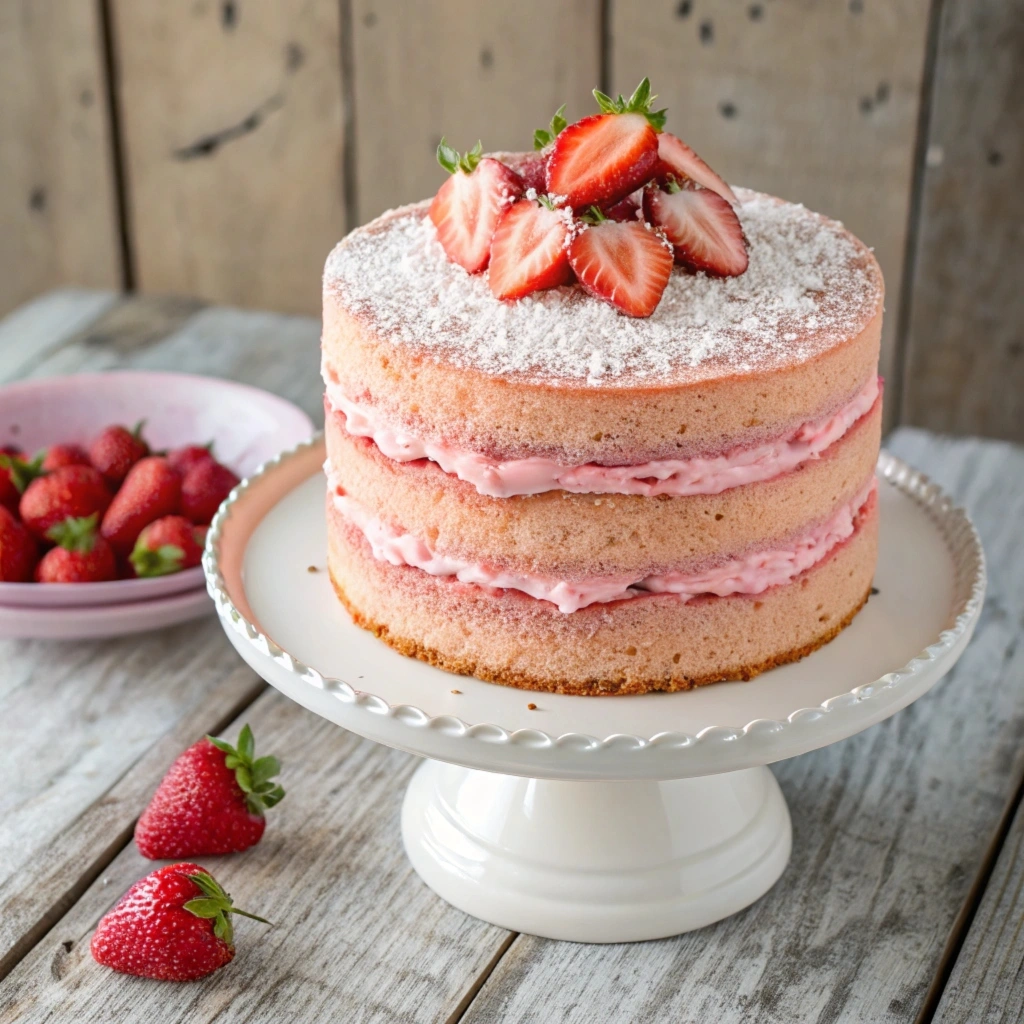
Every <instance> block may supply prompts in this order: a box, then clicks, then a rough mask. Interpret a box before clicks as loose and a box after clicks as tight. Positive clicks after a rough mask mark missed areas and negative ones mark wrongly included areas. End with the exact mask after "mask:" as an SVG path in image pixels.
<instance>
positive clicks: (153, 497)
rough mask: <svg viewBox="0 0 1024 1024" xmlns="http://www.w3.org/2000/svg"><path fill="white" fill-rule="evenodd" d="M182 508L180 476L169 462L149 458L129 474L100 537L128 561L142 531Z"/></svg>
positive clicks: (106, 516)
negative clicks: (127, 558)
mask: <svg viewBox="0 0 1024 1024" xmlns="http://www.w3.org/2000/svg"><path fill="white" fill-rule="evenodd" d="M180 504H181V476H180V474H178V473H177V472H176V471H175V470H173V469H172V468H171V466H170V464H169V463H168V461H167V459H165V458H163V457H162V456H160V455H149V456H147V457H146V458H144V459H140V460H139V461H138V462H136V463H135V465H134V466H132V468H131V469H130V470H129V471H128V476H126V477H125V480H124V483H123V484H122V485H121V489H120V490H119V491H118V492H117V494H115V495H114V500H113V501H112V502H111V503H110V508H108V509H107V512H106V515H105V516H104V517H103V522H102V523H101V525H100V533H102V534H103V536H104V537H105V538H106V539H107V540H108V541H109V542H110V546H111V547H112V548H113V549H114V551H115V552H116V553H117V554H118V555H121V556H122V557H127V556H128V554H129V553H130V552H131V550H132V548H133V547H135V542H136V540H138V538H139V534H140V533H142V530H143V528H144V527H146V526H149V524H150V523H152V522H154V521H155V520H157V519H160V518H162V517H163V516H171V515H176V514H177V513H178V511H179V506H180Z"/></svg>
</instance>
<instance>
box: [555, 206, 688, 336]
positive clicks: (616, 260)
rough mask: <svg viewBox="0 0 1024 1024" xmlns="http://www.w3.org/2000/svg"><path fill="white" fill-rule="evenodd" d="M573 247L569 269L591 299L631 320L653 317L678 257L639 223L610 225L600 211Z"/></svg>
mask: <svg viewBox="0 0 1024 1024" xmlns="http://www.w3.org/2000/svg"><path fill="white" fill-rule="evenodd" d="M589 216H590V218H591V219H592V221H593V222H592V223H590V225H589V226H588V227H587V228H586V229H585V230H583V231H582V232H580V234H578V235H577V236H576V237H575V238H574V239H573V240H572V242H570V244H569V264H570V265H571V266H572V269H573V270H574V271H575V272H576V276H577V277H578V278H579V281H580V284H581V285H583V287H584V288H586V290H587V291H588V292H590V294H591V295H595V296H596V297H597V298H599V299H603V300H604V301H605V302H609V303H611V304H612V305H613V306H615V307H616V309H620V310H622V312H623V313H628V314H629V315H630V316H650V315H651V314H652V313H653V312H654V309H655V307H656V306H657V305H658V302H659V301H660V300H661V294H662V292H664V290H665V286H666V285H667V284H668V279H669V277H670V276H671V274H672V253H671V252H669V249H668V247H667V246H666V245H665V243H664V242H663V241H662V240H661V239H660V238H659V237H658V236H657V235H656V234H655V233H654V232H653V231H652V230H651V229H650V228H649V227H648V226H647V225H645V224H643V223H641V222H640V221H639V220H634V221H623V222H617V221H613V220H606V219H605V218H604V216H603V215H602V214H601V212H600V211H599V210H596V209H593V210H592V212H591V214H590V215H589Z"/></svg>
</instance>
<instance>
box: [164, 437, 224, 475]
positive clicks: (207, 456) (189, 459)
mask: <svg viewBox="0 0 1024 1024" xmlns="http://www.w3.org/2000/svg"><path fill="white" fill-rule="evenodd" d="M211 460H213V442H212V441H211V442H210V443H209V444H205V445H203V444H190V445H186V446H185V447H184V448H174V449H172V450H171V451H169V452H168V453H167V461H168V462H169V463H170V464H171V467H172V468H173V469H176V470H177V471H178V472H179V473H181V474H182V476H184V475H185V473H187V472H188V471H189V470H190V469H191V468H192V467H193V466H194V465H195V464H196V463H197V462H208V461H211Z"/></svg>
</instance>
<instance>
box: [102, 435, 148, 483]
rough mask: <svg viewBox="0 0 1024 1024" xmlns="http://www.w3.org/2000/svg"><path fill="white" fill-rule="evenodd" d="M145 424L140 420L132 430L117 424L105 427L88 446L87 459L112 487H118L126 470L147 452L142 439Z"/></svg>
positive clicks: (146, 446)
mask: <svg viewBox="0 0 1024 1024" xmlns="http://www.w3.org/2000/svg"><path fill="white" fill-rule="evenodd" d="M145 425H146V421H145V420H141V421H140V422H138V423H137V424H136V425H135V427H134V429H132V430H129V429H128V428H127V427H122V426H119V425H118V426H110V427H106V428H105V429H104V430H103V431H102V433H101V434H100V435H99V437H97V438H96V440H95V441H93V443H92V444H91V445H90V446H89V461H90V462H91V463H92V464H93V466H95V467H96V469H97V470H98V471H99V472H100V473H101V474H102V475H103V479H104V480H106V481H107V483H108V484H109V485H110V486H111V487H112V488H114V489H116V488H117V487H119V486H120V484H121V482H122V481H123V480H124V478H125V477H126V476H127V475H128V470H130V469H131V468H132V466H134V465H135V463H136V462H138V461H139V459H141V458H144V457H145V456H146V455H148V454H149V445H147V444H146V442H145V441H143V439H142V428H143V427H144V426H145Z"/></svg>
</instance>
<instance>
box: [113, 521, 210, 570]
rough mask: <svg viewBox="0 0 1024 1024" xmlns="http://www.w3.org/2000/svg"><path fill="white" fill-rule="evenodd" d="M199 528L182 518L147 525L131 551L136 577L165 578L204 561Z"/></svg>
mask: <svg viewBox="0 0 1024 1024" xmlns="http://www.w3.org/2000/svg"><path fill="white" fill-rule="evenodd" d="M199 529H201V528H200V527H198V526H196V525H195V524H194V523H192V522H190V521H189V520H188V519H186V518H185V517H184V516H164V517H163V518H162V519H157V520H156V522H153V523H150V524H149V526H147V527H146V528H145V529H144V530H143V531H142V533H140V534H139V539H138V540H137V541H136V542H135V547H134V548H133V549H132V553H131V557H130V561H131V563H132V566H133V568H134V569H135V575H136V576H166V575H167V574H168V573H172V572H181V570H182V569H191V568H192V567H193V566H195V565H199V563H200V562H201V561H202V560H203V540H202V539H200V537H199V535H198V531H199Z"/></svg>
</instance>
